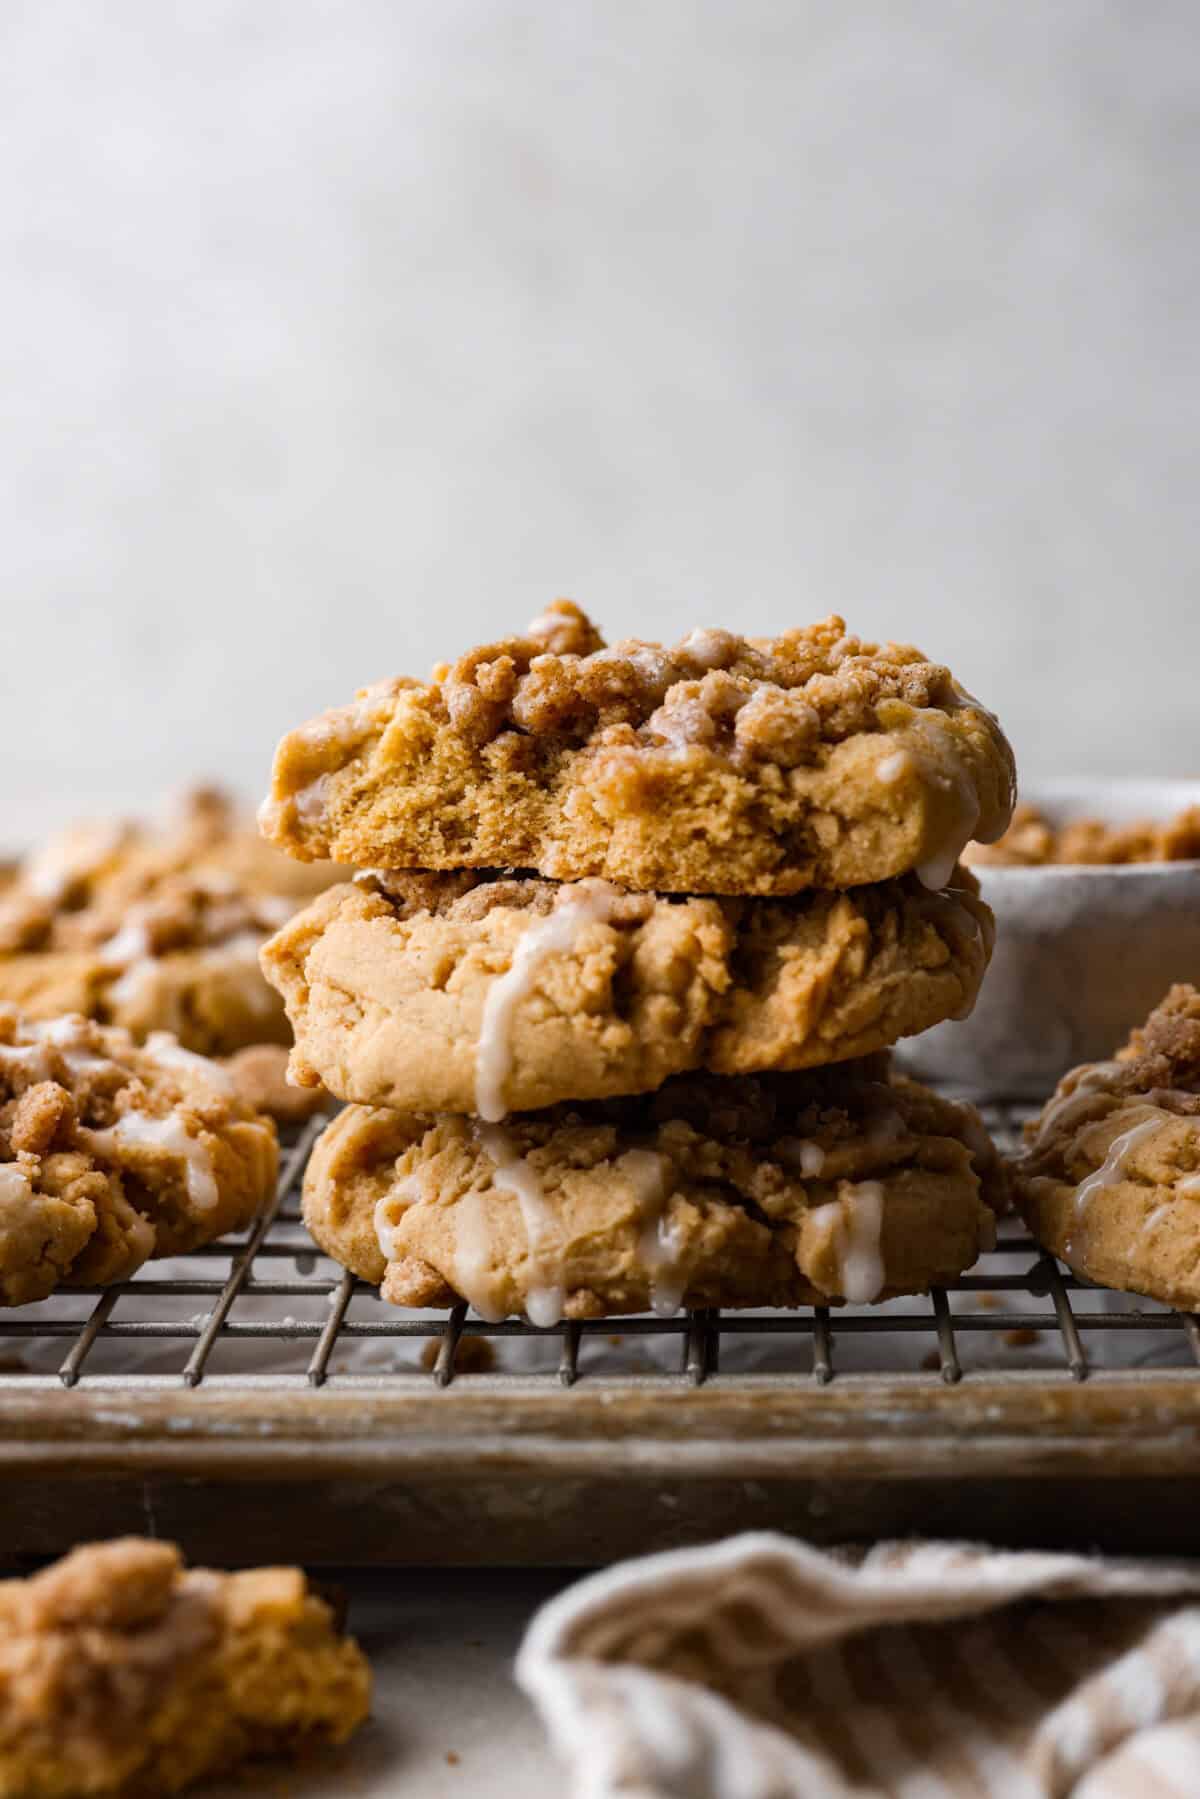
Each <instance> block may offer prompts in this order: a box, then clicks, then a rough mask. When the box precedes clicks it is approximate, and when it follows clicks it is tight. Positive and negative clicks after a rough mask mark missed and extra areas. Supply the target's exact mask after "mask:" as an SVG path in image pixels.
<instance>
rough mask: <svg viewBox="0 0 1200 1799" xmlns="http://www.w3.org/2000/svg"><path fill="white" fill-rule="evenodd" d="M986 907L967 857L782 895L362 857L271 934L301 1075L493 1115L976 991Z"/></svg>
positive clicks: (405, 1104)
mask: <svg viewBox="0 0 1200 1799" xmlns="http://www.w3.org/2000/svg"><path fill="white" fill-rule="evenodd" d="M991 938H992V919H991V914H990V912H989V911H988V908H987V907H986V906H985V905H984V904H983V902H982V901H981V900H980V899H979V898H978V896H977V892H976V888H975V883H974V881H973V880H972V878H971V877H970V876H969V875H966V874H965V873H963V872H962V871H961V870H960V871H959V875H958V882H957V884H956V887H955V889H954V890H952V891H945V892H942V893H936V894H935V893H930V892H927V891H926V890H925V888H923V887H922V886H921V884H920V882H919V881H918V880H917V879H916V878H915V877H913V876H910V877H908V878H906V879H904V880H902V881H894V882H889V883H885V884H883V885H881V886H877V887H859V888H856V889H855V890H854V891H853V892H851V893H845V894H831V893H823V892H818V893H808V894H802V895H800V896H798V897H796V898H794V899H789V900H721V899H678V900H677V899H672V898H670V897H668V896H665V895H657V894H630V893H622V892H621V891H620V890H619V889H617V888H615V887H613V886H611V885H610V884H609V883H607V882H603V881H582V882H578V883H572V884H570V885H560V884H559V883H557V882H551V881H545V880H542V879H540V878H538V877H532V878H530V877H506V876H503V875H500V876H498V877H497V878H495V879H490V880H489V879H487V878H486V877H485V876H484V875H482V874H479V873H475V872H470V871H467V872H465V873H461V874H445V875H414V874H407V875H404V874H396V875H394V876H390V877H385V876H383V875H372V876H369V877H366V876H363V877H360V878H359V882H358V883H357V884H355V885H353V886H344V887H336V888H332V889H331V890H330V891H329V892H328V893H325V894H323V895H322V896H321V897H320V898H319V899H317V900H315V901H314V902H313V904H312V905H311V906H310V907H308V908H307V909H306V910H305V911H304V912H302V913H300V914H299V915H298V916H297V917H295V918H294V919H292V921H291V922H290V923H289V924H288V925H286V926H285V927H284V929H283V930H282V931H281V932H280V933H279V935H278V936H276V937H274V938H273V939H272V940H271V942H270V943H269V944H268V945H267V947H266V949H265V950H264V951H263V957H262V964H263V969H264V971H265V973H266V975H267V977H268V979H270V980H271V981H273V982H274V984H275V986H276V987H278V989H279V991H280V992H281V993H282V994H283V996H284V999H285V1001H286V1003H287V1008H288V1014H289V1017H290V1019H291V1022H292V1028H293V1029H294V1031H295V1033H296V1044H297V1047H296V1049H295V1050H294V1051H293V1055H292V1072H293V1077H294V1078H295V1079H297V1080H299V1081H302V1082H311V1081H313V1080H319V1081H323V1082H324V1084H325V1085H326V1087H328V1088H329V1090H330V1091H331V1092H333V1093H336V1094H337V1096H338V1097H339V1098H341V1099H347V1100H355V1101H359V1102H361V1103H364V1104H367V1105H388V1106H396V1107H399V1108H400V1109H402V1110H404V1111H410V1112H440V1111H446V1112H474V1113H477V1114H478V1115H479V1116H480V1117H482V1118H483V1119H485V1120H491V1121H492V1122H496V1121H497V1120H499V1119H500V1118H502V1117H504V1116H505V1114H506V1113H507V1112H510V1111H511V1112H527V1111H535V1110H539V1109H541V1108H543V1107H546V1106H550V1105H554V1104H556V1103H558V1102H559V1101H561V1100H591V1099H603V1098H608V1097H611V1096H613V1095H616V1094H621V1093H638V1092H645V1091H648V1090H650V1089H652V1088H654V1087H657V1086H659V1085H660V1084H661V1083H662V1082H663V1081H664V1080H666V1079H667V1077H668V1076H669V1075H672V1074H678V1073H681V1072H683V1071H684V1070H687V1069H693V1068H706V1069H708V1070H710V1071H712V1072H713V1073H715V1074H750V1073H758V1072H761V1071H763V1070H766V1069H781V1068H783V1069H787V1068H807V1067H813V1066H817V1065H820V1064H823V1063H828V1062H841V1061H846V1060H848V1059H850V1058H852V1057H857V1056H863V1055H867V1054H870V1053H871V1052H872V1051H874V1050H877V1049H882V1048H886V1047H887V1046H888V1045H890V1044H892V1043H894V1042H895V1041H896V1040H897V1039H898V1038H900V1037H903V1036H910V1035H912V1034H913V1033H914V1032H917V1031H923V1030H926V1029H927V1028H928V1027H929V1026H930V1025H932V1024H937V1023H938V1022H939V1021H940V1020H942V1019H944V1018H948V1017H952V1016H960V1015H962V1014H963V1013H964V1012H966V1011H968V1010H969V1009H970V1007H971V1006H972V1004H973V1003H974V999H975V994H976V991H977V989H978V986H979V982H980V980H981V978H982V976H983V972H984V969H985V967H986V965H987V959H988V955H989V953H990V950H991Z"/></svg>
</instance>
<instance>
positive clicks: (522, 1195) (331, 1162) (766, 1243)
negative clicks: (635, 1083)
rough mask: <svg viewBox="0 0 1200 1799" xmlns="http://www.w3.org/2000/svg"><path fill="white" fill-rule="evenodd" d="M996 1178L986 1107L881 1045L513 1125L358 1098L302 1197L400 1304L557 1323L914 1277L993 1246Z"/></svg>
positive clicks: (691, 1079)
mask: <svg viewBox="0 0 1200 1799" xmlns="http://www.w3.org/2000/svg"><path fill="white" fill-rule="evenodd" d="M1004 1197H1005V1188H1004V1184H1003V1178H1002V1174H1001V1170H1000V1164H999V1161H998V1158H997V1157H996V1154H995V1151H994V1149H993V1148H992V1146H991V1143H990V1141H989V1139H988V1138H987V1136H986V1133H985V1132H984V1131H983V1128H982V1126H981V1124H980V1122H979V1119H978V1116H977V1115H976V1114H975V1113H973V1112H972V1111H971V1109H970V1108H969V1107H964V1106H958V1105H954V1104H952V1103H951V1102H949V1101H947V1100H943V1099H940V1098H938V1097H937V1096H936V1095H934V1094H932V1093H930V1092H929V1091H928V1090H926V1089H925V1088H922V1087H919V1086H918V1085H917V1084H916V1083H915V1082H912V1081H907V1080H903V1079H901V1078H899V1077H893V1078H892V1079H890V1080H889V1078H888V1074H887V1063H886V1058H884V1057H878V1058H873V1059H870V1060H868V1061H866V1062H862V1063H856V1064H852V1065H850V1066H848V1067H843V1068H840V1069H836V1070H827V1071H821V1072H817V1073H808V1074H791V1075H773V1076H743V1077H734V1078H729V1079H716V1078H713V1077H709V1076H682V1077H679V1078H677V1079H674V1080H671V1081H668V1082H667V1084H666V1085H665V1086H664V1087H663V1088H662V1089H661V1090H660V1091H659V1092H658V1093H655V1094H651V1095H649V1096H645V1097H641V1098H637V1099H624V1100H609V1101H597V1102H593V1103H592V1104H590V1105H586V1106H571V1107H568V1106H560V1107H557V1108H555V1109H554V1110H552V1111H549V1112H544V1113H535V1114H527V1115H525V1116H523V1117H517V1118H512V1119H510V1120H509V1121H508V1123H507V1124H505V1125H502V1126H501V1125H485V1124H481V1123H479V1122H478V1121H477V1120H474V1119H468V1118H463V1117H460V1116H457V1115H453V1114H442V1115H440V1116H437V1117H418V1116H415V1115H413V1114H409V1113H403V1112H395V1111H390V1110H384V1109H382V1108H371V1107H366V1106H351V1107H349V1108H348V1109H347V1110H346V1111H344V1112H342V1113H341V1114H339V1116H338V1117H337V1118H335V1119H334V1121H333V1123H332V1124H330V1125H329V1126H328V1127H327V1129H326V1130H325V1132H324V1134H323V1135H322V1137H321V1138H320V1139H319V1141H318V1143H317V1146H316V1149H315V1150H314V1152H313V1156H312V1159H311V1162H310V1164H309V1169H308V1173H307V1176H306V1179H305V1186H304V1217H305V1221H306V1222H307V1224H308V1227H309V1229H310V1231H311V1232H312V1234H313V1236H314V1237H315V1238H316V1240H317V1242H318V1243H319V1244H320V1245H321V1247H322V1248H323V1249H324V1250H326V1251H327V1253H328V1254H330V1255H331V1256H333V1257H334V1259H335V1260H336V1261H339V1262H341V1263H343V1264H344V1265H345V1266H346V1267H348V1268H350V1269H352V1270H353V1272H354V1273H355V1274H357V1275H359V1276H360V1277H361V1278H362V1279H363V1280H367V1281H371V1282H372V1283H376V1284H379V1285H380V1286H381V1288H382V1293H383V1297H384V1298H385V1299H388V1300H391V1301H392V1302H393V1303H394V1304H396V1305H411V1306H443V1305H450V1304H452V1303H454V1302H455V1301H456V1300H457V1299H459V1298H460V1297H461V1298H462V1299H465V1300H467V1301H469V1302H470V1304H471V1305H472V1306H473V1307H474V1308H475V1310H476V1311H477V1312H479V1313H480V1315H481V1316H482V1317H484V1318H487V1319H489V1320H495V1319H499V1318H503V1317H505V1316H507V1315H508V1314H510V1313H516V1312H522V1311H523V1312H525V1313H526V1314H527V1315H528V1317H529V1318H530V1319H531V1320H532V1321H533V1322H534V1323H535V1324H539V1325H550V1324H553V1323H555V1322H556V1321H557V1320H558V1319H559V1318H560V1317H566V1318H595V1317H601V1316H603V1315H604V1314H606V1313H610V1312H639V1311H645V1310H647V1309H650V1308H653V1309H654V1310H655V1311H659V1312H662V1313H670V1312H673V1311H674V1310H676V1309H677V1308H678V1306H679V1305H680V1304H683V1305H686V1306H728V1307H734V1306H795V1305H807V1304H812V1303H824V1302H826V1301H835V1302H836V1301H838V1300H842V1299H848V1300H851V1301H853V1302H856V1303H865V1302H869V1301H872V1300H877V1299H882V1298H885V1297H887V1296H888V1295H890V1294H894V1293H908V1292H916V1291H920V1290H923V1289H924V1288H926V1287H928V1286H930V1285H933V1284H937V1283H939V1282H942V1281H947V1280H950V1279H951V1278H952V1277H953V1276H954V1275H956V1274H958V1273H960V1272H961V1271H962V1269H964V1268H967V1267H969V1266H970V1264H971V1263H972V1262H974V1261H975V1259H976V1257H977V1256H978V1255H979V1253H980V1251H981V1250H983V1249H985V1248H987V1247H989V1246H990V1244H991V1242H992V1240H993V1237H994V1228H993V1226H994V1208H995V1207H996V1206H998V1205H999V1204H1001V1203H1002V1202H1003V1200H1004Z"/></svg>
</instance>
